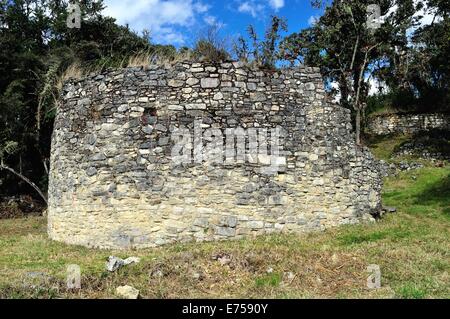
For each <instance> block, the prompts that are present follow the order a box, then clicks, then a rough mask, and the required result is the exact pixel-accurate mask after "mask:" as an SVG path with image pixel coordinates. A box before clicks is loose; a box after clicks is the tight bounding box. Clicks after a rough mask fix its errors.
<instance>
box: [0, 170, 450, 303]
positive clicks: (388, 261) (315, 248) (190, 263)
mask: <svg viewBox="0 0 450 319" xmlns="http://www.w3.org/2000/svg"><path fill="white" fill-rule="evenodd" d="M449 194H450V169H449V168H448V167H447V168H433V167H427V168H423V169H421V170H417V171H410V172H407V173H401V175H400V176H399V177H396V178H391V179H387V180H386V182H385V187H384V194H383V198H384V203H385V204H386V205H389V206H395V207H397V209H398V212H397V213H395V214H392V215H387V216H385V218H383V219H382V220H381V221H379V222H376V223H373V224H369V225H355V226H345V227H341V228H338V229H332V230H328V231H326V232H323V233H314V234H305V235H292V234H291V235H287V234H282V235H268V236H262V237H258V238H255V239H246V240H240V241H232V242H220V243H201V244H178V245H170V246H166V247H163V248H157V249H148V250H140V251H118V252H117V251H116V252H114V251H104V250H90V249H86V248H82V247H73V246H67V245H64V244H60V243H56V242H52V241H50V240H49V239H48V238H47V237H46V233H45V227H46V221H45V218H43V217H33V218H26V219H15V220H1V221H0V275H1V276H0V297H1V298H49V297H51V298H114V297H115V294H114V291H115V288H116V287H117V286H120V285H124V284H128V285H131V286H134V287H135V288H137V289H139V290H140V291H141V295H142V297H144V298H197V297H205V298H219V297H233V298H234V297H243V298H245V297H250V298H320V297H325V298H349V297H350V298H356V297H358V298H449V297H450V277H449V271H450V258H449V257H450V240H449V238H450V236H449V235H450V234H449V232H450V196H449ZM220 253H223V254H228V255H230V256H231V263H230V264H228V265H221V264H220V263H219V262H218V261H216V260H213V258H212V256H213V255H217V254H220ZM112 254H113V255H117V256H119V257H128V256H139V257H141V258H142V261H141V262H140V263H138V264H133V265H129V266H126V267H124V268H122V269H120V270H119V271H117V272H116V273H109V272H107V271H106V270H105V260H106V258H107V257H108V256H109V255H112ZM68 264H78V265H80V266H81V269H82V289H81V290H80V291H67V290H66V289H65V286H66V285H65V279H64V278H65V271H66V267H67V265H68ZM369 264H377V265H379V266H380V269H381V275H382V288H381V289H376V290H369V289H368V288H366V280H367V276H368V275H369V273H368V272H367V266H368V265H369Z"/></svg>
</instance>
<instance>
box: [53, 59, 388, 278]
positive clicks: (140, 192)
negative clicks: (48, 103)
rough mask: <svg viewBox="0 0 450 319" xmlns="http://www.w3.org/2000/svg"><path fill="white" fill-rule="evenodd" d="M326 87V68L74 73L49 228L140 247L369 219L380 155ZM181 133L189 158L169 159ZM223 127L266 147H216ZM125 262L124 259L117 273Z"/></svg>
mask: <svg viewBox="0 0 450 319" xmlns="http://www.w3.org/2000/svg"><path fill="white" fill-rule="evenodd" d="M102 84H105V89H104V90H103V91H99V90H98V88H99V86H101V85H102ZM323 90H324V85H323V83H322V79H321V77H320V75H319V73H318V71H317V69H313V68H305V67H298V68H293V69H283V70H278V71H275V72H272V71H265V70H258V69H253V68H248V67H246V66H244V65H243V64H241V63H222V64H220V65H216V64H212V63H206V62H205V63H188V62H182V63H178V64H176V65H174V66H172V67H170V68H169V67H164V66H154V67H151V68H148V69H146V70H142V69H140V68H128V69H124V70H117V71H113V70H107V71H105V72H103V73H101V74H100V75H93V76H89V77H87V78H85V79H82V80H78V81H74V80H72V81H70V82H68V83H67V84H66V85H65V86H64V89H63V94H62V97H61V101H60V107H59V108H58V113H57V116H56V120H55V128H54V134H53V140H52V154H51V171H50V180H49V207H48V232H49V235H50V237H51V238H52V239H55V240H58V241H63V242H66V243H69V244H78V245H84V246H88V247H100V248H117V249H132V248H144V247H153V246H159V245H164V244H168V243H173V242H177V241H187V240H194V241H210V240H220V239H231V238H240V237H242V236H247V235H249V236H251V235H255V234H264V233H271V232H275V231H276V232H281V231H283V232H284V231H295V232H306V231H311V230H318V229H325V228H328V227H333V226H337V225H341V224H348V223H357V222H361V221H366V220H370V219H371V213H374V212H375V211H377V210H379V208H380V201H381V200H380V190H381V177H380V172H379V165H378V162H377V161H375V160H374V158H373V157H372V155H371V154H370V152H369V151H368V150H367V149H365V148H361V147H358V146H357V145H355V143H354V136H353V134H352V132H351V130H352V126H351V120H350V112H349V111H348V110H346V109H344V108H341V107H340V106H338V105H335V104H332V103H330V102H327V101H325V100H322V99H325V98H324V96H323ZM196 121H199V126H198V127H197V129H199V130H200V131H201V132H200V133H201V137H202V138H201V139H200V140H199V139H198V138H194V135H195V134H194V126H195V125H194V124H195V123H196ZM277 127H278V128H280V129H282V130H281V131H283V134H281V133H280V134H281V135H280V138H279V143H280V148H279V152H278V153H277V152H274V153H272V150H271V145H272V142H273V139H276V138H275V137H273V135H272V130H274V129H275V128H277ZM176 128H178V129H184V130H188V132H189V133H190V134H191V138H189V139H188V140H187V141H186V142H185V144H183V145H184V146H186V154H187V155H191V157H192V161H190V162H189V163H184V164H180V163H177V162H176V161H175V160H174V154H175V155H176V153H174V150H175V149H176V148H175V146H176V145H178V144H177V141H178V136H175V135H176ZM228 129H236V132H238V131H239V132H241V133H242V132H243V133H242V134H243V135H240V136H241V137H242V138H243V139H244V142H245V145H246V146H245V148H246V149H247V148H248V146H249V144H250V143H256V144H255V145H256V147H258V148H259V151H258V153H254V154H247V153H245V154H241V155H242V156H240V155H239V152H238V149H236V147H231V148H230V149H223V150H222V151H224V153H223V154H222V153H221V152H219V153H218V155H217V154H215V153H214V151H215V150H216V149H217V147H218V146H220V145H222V146H223V145H226V144H227V143H228V142H229V141H227V139H226V137H227V130H228ZM261 129H263V130H266V132H267V134H263V133H264V131H261ZM252 130H253V131H252ZM257 130H258V131H257ZM252 132H254V133H258V134H257V135H254V134H253V133H252ZM197 133H198V132H197ZM252 136H253V137H252ZM234 137H235V136H233V140H232V141H233V144H232V146H235V142H236V143H237V141H238V139H239V138H234ZM272 137H273V138H272ZM251 141H252V142H251ZM255 141H256V142H255ZM226 142H227V143H226ZM213 143H217V144H213ZM213 145H216V148H214V147H212V146H213ZM219 150H220V148H219ZM199 154H200V155H201V156H200V157H199V156H198V155H199ZM194 155H196V156H197V157H194ZM204 155H208V157H206V156H205V158H202V156H204ZM238 155H239V156H238ZM198 158H200V161H198ZM194 159H196V160H195V161H194ZM230 159H231V160H230ZM118 264H123V265H124V264H125V261H123V260H122V261H117V260H115V262H114V263H112V265H111V266H110V269H114V268H116V267H117V265H118ZM119 267H120V266H119Z"/></svg>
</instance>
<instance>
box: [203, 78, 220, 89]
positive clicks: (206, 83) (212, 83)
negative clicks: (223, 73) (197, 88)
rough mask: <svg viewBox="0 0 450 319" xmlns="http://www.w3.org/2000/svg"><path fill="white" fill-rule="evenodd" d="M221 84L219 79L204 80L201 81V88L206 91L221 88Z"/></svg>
mask: <svg viewBox="0 0 450 319" xmlns="http://www.w3.org/2000/svg"><path fill="white" fill-rule="evenodd" d="M219 84H220V81H219V79H218V78H203V79H201V81H200V85H201V87H202V88H205V89H211V88H216V87H218V86H219Z"/></svg>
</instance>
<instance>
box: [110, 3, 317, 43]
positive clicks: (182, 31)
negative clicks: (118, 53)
mask: <svg viewBox="0 0 450 319" xmlns="http://www.w3.org/2000/svg"><path fill="white" fill-rule="evenodd" d="M104 2H105V5H106V8H105V10H104V14H106V15H108V16H112V17H114V18H116V19H117V22H118V23H120V24H128V25H129V26H130V28H131V29H133V30H135V31H137V32H141V31H142V30H144V29H147V30H150V32H151V35H152V40H153V42H155V43H163V44H173V45H175V46H177V47H179V46H183V45H187V46H191V45H192V44H193V41H194V40H195V37H196V36H197V35H198V34H199V33H201V31H202V30H205V29H206V28H207V26H208V25H209V24H218V25H221V34H222V35H226V36H228V37H237V36H239V35H241V34H242V35H245V34H246V29H247V26H248V25H249V24H253V25H254V26H255V27H256V29H257V31H258V33H259V34H260V35H262V34H263V32H264V30H265V28H266V26H267V24H268V22H269V18H270V15H273V14H276V15H278V16H282V17H285V18H286V19H287V22H288V27H289V33H292V32H296V31H299V30H301V29H303V28H305V27H308V25H309V24H310V23H312V21H313V20H314V17H317V16H320V14H321V11H320V10H317V9H314V8H312V7H311V4H310V0H228V1H218V0H105V1H104Z"/></svg>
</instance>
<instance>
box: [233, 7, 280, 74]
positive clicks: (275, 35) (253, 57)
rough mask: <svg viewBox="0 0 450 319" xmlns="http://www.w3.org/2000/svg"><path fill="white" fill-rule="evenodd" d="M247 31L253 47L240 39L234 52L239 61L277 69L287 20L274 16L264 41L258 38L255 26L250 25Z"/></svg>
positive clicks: (235, 45)
mask: <svg viewBox="0 0 450 319" xmlns="http://www.w3.org/2000/svg"><path fill="white" fill-rule="evenodd" d="M247 31H248V35H249V38H250V40H251V45H249V44H248V41H247V40H246V39H244V38H243V37H239V38H238V39H237V42H236V43H235V44H234V51H235V54H236V55H237V57H238V58H239V60H241V61H244V62H251V63H254V64H256V65H258V66H262V67H266V68H275V64H276V62H277V61H279V59H280V53H279V41H280V39H281V35H280V33H281V32H282V31H287V23H286V20H285V19H284V18H280V17H277V16H272V17H271V20H270V25H269V27H268V28H267V30H266V32H265V35H264V39H263V40H260V39H259V38H258V34H257V32H256V30H255V28H254V26H252V25H250V26H249V27H248V30H247Z"/></svg>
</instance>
